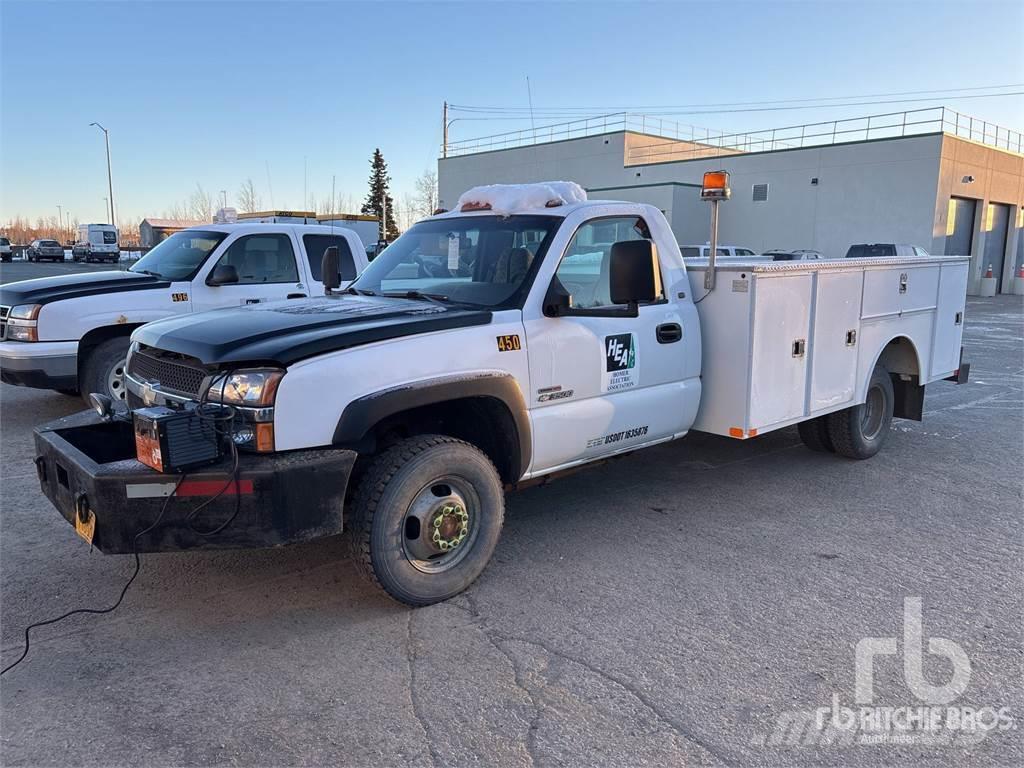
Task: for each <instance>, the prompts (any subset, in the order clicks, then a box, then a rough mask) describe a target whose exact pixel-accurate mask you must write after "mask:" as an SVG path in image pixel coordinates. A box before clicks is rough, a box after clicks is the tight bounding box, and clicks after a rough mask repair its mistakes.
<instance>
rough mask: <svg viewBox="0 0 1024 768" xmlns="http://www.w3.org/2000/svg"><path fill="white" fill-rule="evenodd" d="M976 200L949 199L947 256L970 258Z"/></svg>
mask: <svg viewBox="0 0 1024 768" xmlns="http://www.w3.org/2000/svg"><path fill="white" fill-rule="evenodd" d="M976 202H977V201H976V200H968V199H967V198H964V197H951V198H950V199H949V212H948V214H947V219H946V250H945V254H946V255H947V256H970V255H971V239H972V235H973V234H974V206H975V203H976Z"/></svg>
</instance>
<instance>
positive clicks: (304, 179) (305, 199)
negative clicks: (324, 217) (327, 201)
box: [302, 155, 316, 208]
mask: <svg viewBox="0 0 1024 768" xmlns="http://www.w3.org/2000/svg"><path fill="white" fill-rule="evenodd" d="M308 179H309V174H308V173H307V171H306V156H305V155H303V156H302V207H303V208H305V207H306V206H307V205H309V197H308V195H307V194H306V182H307V181H308ZM313 207H314V208H315V207H316V206H313Z"/></svg>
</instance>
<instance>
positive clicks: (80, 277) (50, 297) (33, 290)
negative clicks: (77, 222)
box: [0, 270, 171, 307]
mask: <svg viewBox="0 0 1024 768" xmlns="http://www.w3.org/2000/svg"><path fill="white" fill-rule="evenodd" d="M170 285H171V283H170V282H169V281H167V280H162V279H161V278H158V277H153V276H152V275H141V274H137V273H135V272H117V271H113V270H111V271H107V272H84V273H80V274H77V275H57V276H55V277H40V278H36V279H35V280H22V281H20V282H17V283H8V284H7V285H3V286H0V304H2V305H4V306H5V307H13V306H16V305H17V304H49V303H50V302H53V301H63V300H64V299H77V298H81V297H82V296H96V295H98V294H104V293H122V292H124V291H146V290H151V289H154V288H169V287H170Z"/></svg>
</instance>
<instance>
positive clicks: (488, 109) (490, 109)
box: [448, 83, 1024, 114]
mask: <svg viewBox="0 0 1024 768" xmlns="http://www.w3.org/2000/svg"><path fill="white" fill-rule="evenodd" d="M1020 87H1024V83H1008V84H1006V85H977V86H972V87H969V88H939V89H935V90H924V91H893V92H889V93H866V94H856V95H847V96H819V97H815V98H803V99H777V100H774V101H736V102H714V103H706V104H667V105H666V104H646V105H634V106H590V107H581V106H577V107H558V108H551V109H549V110H547V111H549V112H558V113H559V114H562V113H568V112H575V111H585V112H593V111H597V112H622V111H626V112H629V111H632V110H648V109H666V110H668V109H673V110H674V109H705V108H710V107H757V106H769V105H774V104H805V103H809V102H829V101H845V100H847V99H874V98H888V97H890V96H918V95H924V94H932V95H934V94H947V93H949V94H956V93H964V92H966V91H982V90H997V89H1001V88H1020ZM981 95H986V96H987V95H992V96H999V95H1003V94H980V95H979V96H981ZM1007 95H1014V94H1007ZM951 98H952V97H951ZM957 98H962V97H957ZM448 108H449V109H451V110H456V111H459V112H485V113H502V112H510V113H511V112H520V113H521V112H526V111H528V110H529V107H497V106H479V105H468V104H449V105H448Z"/></svg>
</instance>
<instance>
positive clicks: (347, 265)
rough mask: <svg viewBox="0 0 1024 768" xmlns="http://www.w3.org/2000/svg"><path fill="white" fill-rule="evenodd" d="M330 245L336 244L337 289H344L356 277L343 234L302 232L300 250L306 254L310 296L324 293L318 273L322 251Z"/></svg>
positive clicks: (350, 251) (353, 258)
mask: <svg viewBox="0 0 1024 768" xmlns="http://www.w3.org/2000/svg"><path fill="white" fill-rule="evenodd" d="M331 246H336V247H337V249H338V268H339V272H340V274H339V275H338V280H339V290H344V289H345V288H347V287H348V284H349V283H351V282H352V281H353V280H355V279H356V274H357V269H356V262H355V257H354V255H353V253H352V248H351V246H350V245H349V241H348V239H347V238H346V237H345V236H344V235H341V234H329V235H328V234H314V233H307V234H304V235H302V250H303V251H304V252H305V254H306V265H307V266H308V269H309V275H310V277H309V288H310V290H309V295H310V296H323V295H324V284H323V278H322V276H321V275H320V269H321V267H322V266H323V258H324V251H326V250H327V249H328V248H330V247H331ZM301 261H302V260H301V259H300V262H301Z"/></svg>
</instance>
